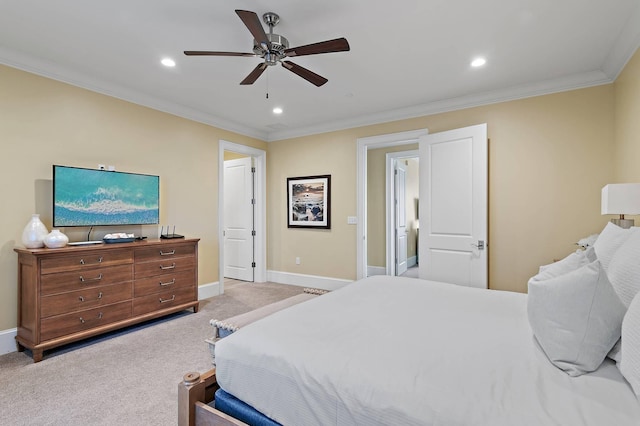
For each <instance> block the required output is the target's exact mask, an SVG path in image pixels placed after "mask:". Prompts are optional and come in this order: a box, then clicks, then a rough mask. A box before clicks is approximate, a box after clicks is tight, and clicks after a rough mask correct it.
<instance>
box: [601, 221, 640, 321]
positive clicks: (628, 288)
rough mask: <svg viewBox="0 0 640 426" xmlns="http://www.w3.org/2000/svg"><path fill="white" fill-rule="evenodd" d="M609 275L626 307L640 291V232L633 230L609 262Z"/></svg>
mask: <svg viewBox="0 0 640 426" xmlns="http://www.w3.org/2000/svg"><path fill="white" fill-rule="evenodd" d="M607 276H608V277H609V281H610V282H611V285H612V286H613V288H614V290H615V291H616V293H617V294H618V297H620V300H621V301H622V303H623V304H624V306H625V308H628V307H629V305H631V301H632V300H633V298H634V297H635V296H636V293H638V292H639V291H640V232H631V233H630V234H629V237H628V238H627V239H626V240H625V242H624V243H622V245H621V246H620V248H618V250H616V252H615V253H614V254H613V257H612V258H611V261H610V262H609V269H607Z"/></svg>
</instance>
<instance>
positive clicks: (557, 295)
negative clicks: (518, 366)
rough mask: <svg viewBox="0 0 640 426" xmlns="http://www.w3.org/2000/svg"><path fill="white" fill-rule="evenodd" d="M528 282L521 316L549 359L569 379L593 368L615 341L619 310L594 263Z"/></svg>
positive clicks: (612, 291)
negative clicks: (523, 315)
mask: <svg viewBox="0 0 640 426" xmlns="http://www.w3.org/2000/svg"><path fill="white" fill-rule="evenodd" d="M584 257H585V259H584V262H585V264H584V265H582V266H579V267H578V268H577V269H575V270H573V271H569V272H565V273H563V274H560V275H557V276H553V277H548V274H545V273H546V272H548V270H545V271H543V272H541V273H540V274H539V275H542V276H541V277H540V276H539V275H536V276H535V277H533V278H532V279H531V280H529V296H528V306H527V312H528V315H529V323H530V324H531V328H532V330H533V333H534V335H535V337H536V339H537V340H538V343H539V344H540V346H541V347H542V349H543V351H544V353H545V354H546V355H547V357H548V358H549V360H550V361H551V362H552V363H553V364H554V365H555V366H556V367H558V368H560V369H562V370H564V371H565V372H566V373H567V374H569V375H570V376H579V375H582V374H584V373H588V372H590V371H594V370H595V369H597V368H598V367H599V366H600V364H602V361H603V360H604V358H605V357H606V356H607V353H608V352H609V351H610V350H611V348H612V347H613V345H614V344H615V343H616V342H617V341H618V339H619V338H620V329H621V326H622V318H623V316H624V306H623V305H622V303H621V302H620V300H619V298H618V296H617V295H616V293H615V291H614V290H613V287H612V286H611V284H610V283H609V280H608V279H607V274H606V273H605V271H604V269H603V267H602V265H601V263H600V261H598V260H595V261H593V262H587V259H586V256H584Z"/></svg>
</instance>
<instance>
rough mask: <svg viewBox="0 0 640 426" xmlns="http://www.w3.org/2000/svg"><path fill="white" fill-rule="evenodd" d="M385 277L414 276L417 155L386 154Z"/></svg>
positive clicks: (417, 224)
mask: <svg viewBox="0 0 640 426" xmlns="http://www.w3.org/2000/svg"><path fill="white" fill-rule="evenodd" d="M385 160H386V161H385V163H386V167H385V170H386V173H385V174H386V197H385V200H386V202H385V204H386V226H385V228H386V265H387V267H386V271H385V272H386V275H398V276H411V277H417V276H418V229H419V221H418V205H419V197H420V161H419V151H418V150H410V151H400V152H391V153H387V154H386V159H385Z"/></svg>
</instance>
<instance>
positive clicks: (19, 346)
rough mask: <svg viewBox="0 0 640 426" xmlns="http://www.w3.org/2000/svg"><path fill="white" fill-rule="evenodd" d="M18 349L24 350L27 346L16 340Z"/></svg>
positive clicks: (19, 350)
mask: <svg viewBox="0 0 640 426" xmlns="http://www.w3.org/2000/svg"><path fill="white" fill-rule="evenodd" d="M16 349H17V350H18V352H24V350H25V349H26V348H25V347H24V346H22V345H21V344H20V342H18V341H17V340H16Z"/></svg>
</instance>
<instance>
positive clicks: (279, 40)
mask: <svg viewBox="0 0 640 426" xmlns="http://www.w3.org/2000/svg"><path fill="white" fill-rule="evenodd" d="M267 38H268V39H269V42H271V49H269V50H267V49H264V48H263V47H262V45H260V43H258V42H257V41H256V40H255V39H254V40H253V53H255V54H256V55H258V56H260V57H261V58H264V59H265V61H266V63H267V65H276V64H277V63H278V61H281V60H282V59H284V58H285V57H286V55H285V53H284V51H285V50H286V49H288V48H289V40H287V39H286V38H284V37H282V36H281V35H279V34H273V33H270V34H267Z"/></svg>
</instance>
